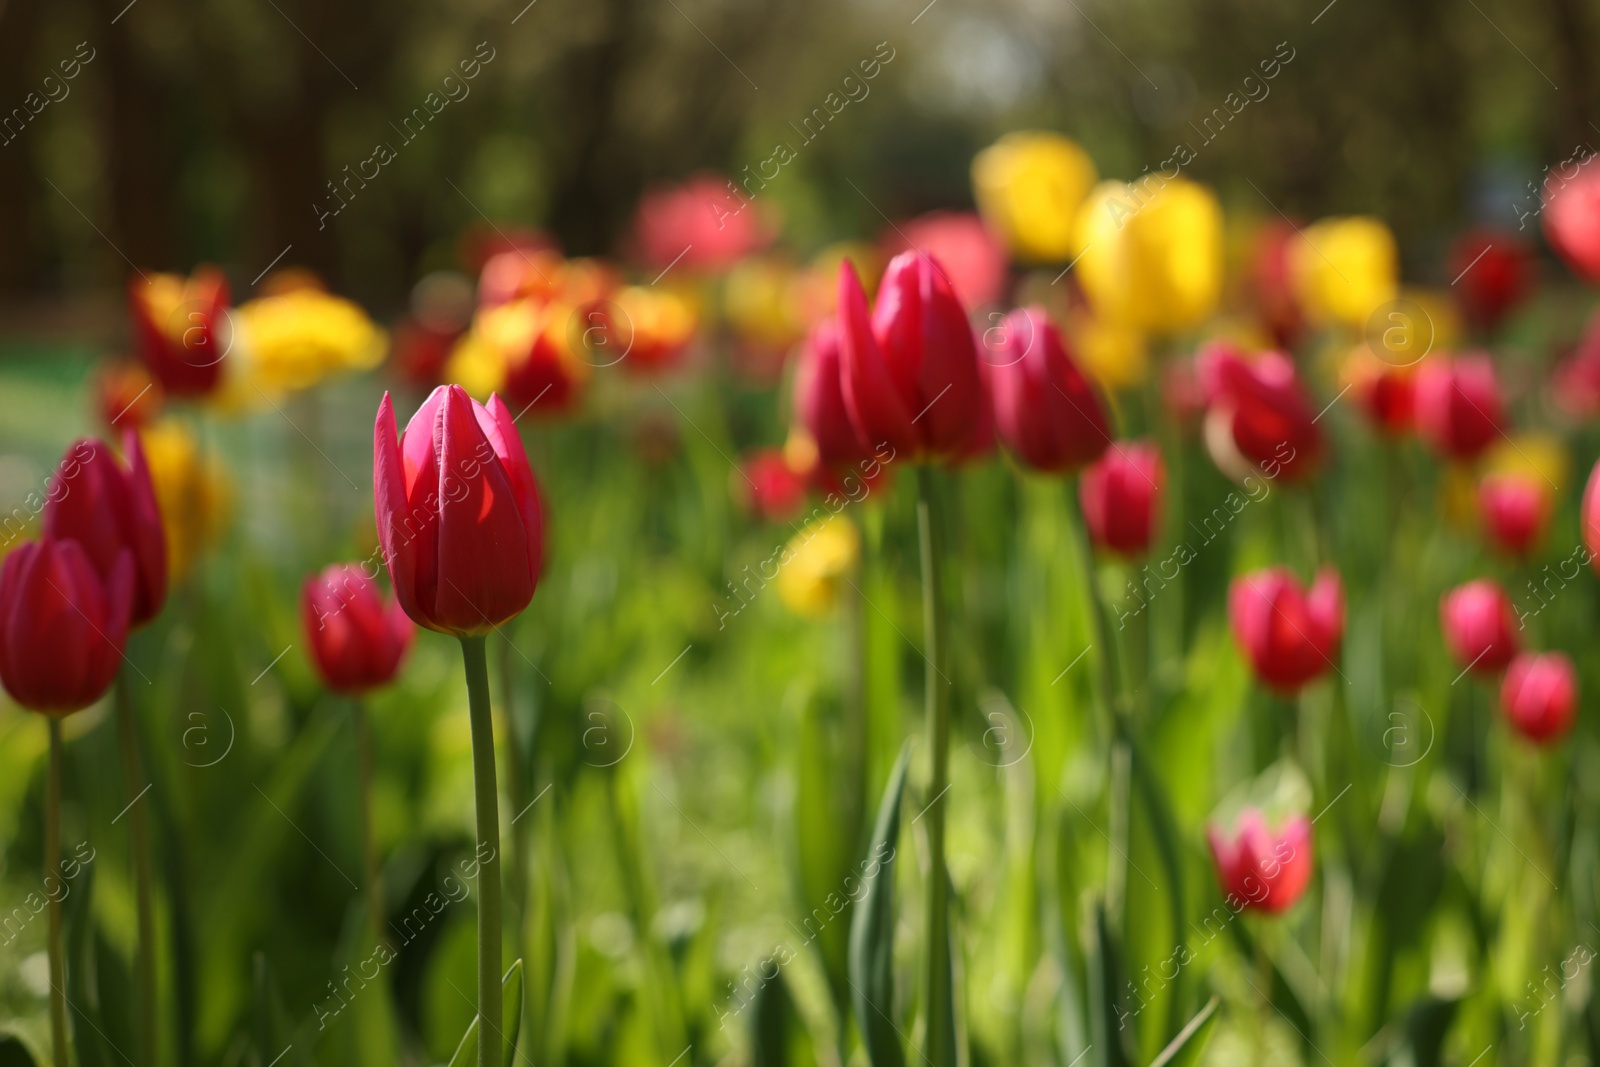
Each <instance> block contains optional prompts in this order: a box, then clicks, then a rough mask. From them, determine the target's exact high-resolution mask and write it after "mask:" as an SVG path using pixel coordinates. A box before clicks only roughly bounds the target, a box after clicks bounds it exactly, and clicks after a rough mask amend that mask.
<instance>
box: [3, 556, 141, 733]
mask: <svg viewBox="0 0 1600 1067" xmlns="http://www.w3.org/2000/svg"><path fill="white" fill-rule="evenodd" d="M133 572H134V564H133V556H132V554H131V553H129V552H128V551H127V550H126V549H124V550H123V551H122V554H121V555H120V556H119V557H118V558H117V560H116V562H115V563H114V564H113V565H112V567H111V569H110V575H109V580H106V579H102V578H101V577H100V575H99V573H98V572H97V571H96V570H95V567H94V563H93V562H92V561H91V560H90V558H89V554H88V552H87V551H86V550H85V549H84V547H83V546H82V545H80V544H79V543H78V542H76V541H56V540H52V539H50V538H48V537H47V538H45V539H43V540H40V541H30V542H28V543H27V544H24V545H21V546H19V547H18V548H17V549H16V550H15V551H13V552H11V553H10V554H9V555H8V556H6V559H5V565H4V568H3V569H0V683H4V685H5V689H6V692H8V693H10V694H11V696H12V698H13V699H14V700H16V702H17V703H18V704H21V705H22V706H23V707H25V708H29V709H31V710H33V711H42V712H45V713H46V714H51V715H65V714H67V713H68V712H72V711H78V710H79V709H81V708H86V707H88V706H89V705H90V704H93V703H94V702H95V701H97V700H99V699H100V698H101V697H102V696H103V695H105V691H106V690H107V689H108V688H109V687H110V686H111V682H112V679H114V678H115V677H116V674H117V668H118V667H119V666H120V665H121V663H122V648H123V644H124V643H125V642H126V641H127V639H128V615H129V612H130V611H131V610H132V607H133V596H134V591H133V589H134V574H133Z"/></svg>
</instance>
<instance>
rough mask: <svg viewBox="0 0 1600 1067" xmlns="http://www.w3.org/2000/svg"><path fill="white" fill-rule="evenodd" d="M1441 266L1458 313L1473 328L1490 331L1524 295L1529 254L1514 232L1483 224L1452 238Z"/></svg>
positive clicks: (1529, 269)
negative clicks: (1443, 263) (1453, 296)
mask: <svg viewBox="0 0 1600 1067" xmlns="http://www.w3.org/2000/svg"><path fill="white" fill-rule="evenodd" d="M1445 270H1446V272H1448V273H1449V275H1450V277H1452V278H1454V279H1455V281H1454V282H1453V283H1451V288H1453V289H1454V290H1455V292H1456V299H1457V301H1458V302H1459V303H1460V305H1461V313H1462V315H1463V316H1465V317H1466V320H1467V321H1468V322H1469V323H1470V324H1471V325H1472V326H1473V327H1474V328H1475V329H1479V330H1484V331H1493V330H1494V329H1495V328H1496V327H1497V326H1499V325H1500V322H1501V320H1502V319H1504V318H1505V316H1506V313H1507V312H1508V311H1510V310H1511V309H1512V308H1513V307H1515V306H1516V305H1517V304H1519V303H1521V302H1522V299H1523V297H1525V296H1526V295H1527V293H1528V288H1529V284H1530V282H1531V281H1532V274H1533V257H1532V255H1531V254H1530V253H1529V251H1528V246H1527V245H1526V244H1524V243H1523V241H1522V239H1521V238H1520V237H1518V236H1517V235H1516V234H1514V233H1511V232H1509V231H1506V230H1502V229H1499V228H1496V227H1487V226H1486V227H1481V228H1478V229H1473V230H1468V231H1467V232H1466V233H1463V234H1462V235H1461V236H1460V237H1458V238H1456V240H1455V243H1454V244H1452V245H1451V246H1450V252H1449V254H1448V255H1447V256H1446V258H1445Z"/></svg>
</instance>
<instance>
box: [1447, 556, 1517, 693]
mask: <svg viewBox="0 0 1600 1067" xmlns="http://www.w3.org/2000/svg"><path fill="white" fill-rule="evenodd" d="M1516 623H1517V620H1516V618H1515V617H1514V616H1513V614H1512V609H1511V601H1510V599H1509V598H1507V596H1506V594H1505V592H1504V591H1503V590H1501V588H1500V586H1499V585H1497V584H1496V583H1495V582H1494V581H1493V580H1491V579H1489V578H1477V579H1474V580H1473V581H1470V582H1467V583H1466V584H1465V585H1460V586H1457V587H1456V588H1454V589H1452V590H1450V592H1448V593H1446V594H1445V595H1444V599H1442V600H1441V601H1440V602H1439V626H1440V629H1442V630H1443V631H1444V639H1445V644H1447V645H1448V646H1449V647H1450V653H1451V655H1453V656H1455V658H1456V662H1457V663H1459V664H1461V666H1462V667H1464V668H1465V669H1467V670H1470V671H1471V672H1472V673H1474V674H1477V675H1492V674H1496V673H1498V672H1499V671H1500V670H1501V669H1502V668H1503V667H1505V665H1506V664H1507V663H1510V662H1511V657H1512V656H1515V655H1516V654H1517V645H1518V642H1517V633H1516Z"/></svg>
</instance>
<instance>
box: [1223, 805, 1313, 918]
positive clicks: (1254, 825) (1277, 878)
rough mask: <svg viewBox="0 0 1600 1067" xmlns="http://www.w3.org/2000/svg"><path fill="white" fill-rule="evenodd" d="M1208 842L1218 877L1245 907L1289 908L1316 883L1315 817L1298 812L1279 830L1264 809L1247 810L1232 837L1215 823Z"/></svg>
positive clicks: (1273, 912)
mask: <svg viewBox="0 0 1600 1067" xmlns="http://www.w3.org/2000/svg"><path fill="white" fill-rule="evenodd" d="M1206 840H1207V841H1208V842H1209V843H1210V845H1211V858H1212V861H1213V862H1214V863H1215V864H1216V867H1217V880H1218V881H1219V882H1221V883H1222V888H1223V889H1224V890H1225V891H1226V892H1227V893H1228V895H1229V896H1231V897H1232V898H1233V899H1234V901H1236V902H1237V903H1238V904H1239V906H1240V910H1243V909H1245V908H1256V909H1258V910H1260V911H1265V912H1268V913H1271V914H1277V913H1278V912H1282V911H1287V910H1288V909H1289V908H1290V907H1291V906H1293V904H1294V902H1295V901H1297V900H1299V899H1300V896H1301V894H1303V893H1304V892H1305V890H1306V886H1308V885H1309V884H1310V883H1311V871H1312V867H1313V862H1312V852H1311V821H1310V820H1309V819H1307V818H1306V817H1305V816H1304V815H1295V816H1293V817H1292V818H1290V819H1289V820H1288V821H1286V822H1285V823H1284V824H1283V826H1282V827H1281V828H1280V829H1279V830H1277V831H1275V832H1274V831H1272V830H1269V829H1268V828H1267V824H1266V820H1265V819H1264V818H1263V817H1262V815H1261V812H1259V811H1257V810H1256V809H1254V808H1246V809H1245V810H1244V811H1243V812H1241V813H1240V815H1239V821H1238V824H1237V826H1236V828H1235V830H1234V832H1233V834H1232V835H1231V836H1229V835H1227V834H1225V833H1224V832H1223V831H1222V830H1221V829H1219V828H1218V827H1216V826H1210V827H1207V829H1206ZM1229 906H1230V907H1232V904H1231V903H1230V905H1229Z"/></svg>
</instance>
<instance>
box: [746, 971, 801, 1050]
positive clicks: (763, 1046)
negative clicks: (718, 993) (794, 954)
mask: <svg viewBox="0 0 1600 1067" xmlns="http://www.w3.org/2000/svg"><path fill="white" fill-rule="evenodd" d="M815 1062H816V1054H815V1052H813V1051H812V1049H811V1048H810V1035H809V1034H808V1033H807V1032H806V1028H805V1024H804V1022H803V1021H802V1020H801V1018H800V1013H799V1011H798V1010H796V1008H795V1005H794V998H793V997H792V996H790V994H789V985H788V982H787V981H785V979H784V977H783V972H782V971H781V970H780V971H778V972H777V973H776V974H774V975H773V976H772V978H771V979H769V980H767V981H764V982H762V983H761V985H760V987H759V988H757V990H756V993H755V997H754V998H753V1003H752V1004H751V1012H750V1064H751V1067H789V1065H790V1064H807V1063H815Z"/></svg>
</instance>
